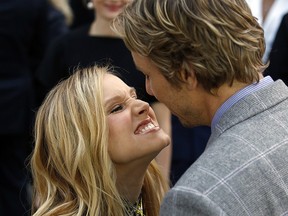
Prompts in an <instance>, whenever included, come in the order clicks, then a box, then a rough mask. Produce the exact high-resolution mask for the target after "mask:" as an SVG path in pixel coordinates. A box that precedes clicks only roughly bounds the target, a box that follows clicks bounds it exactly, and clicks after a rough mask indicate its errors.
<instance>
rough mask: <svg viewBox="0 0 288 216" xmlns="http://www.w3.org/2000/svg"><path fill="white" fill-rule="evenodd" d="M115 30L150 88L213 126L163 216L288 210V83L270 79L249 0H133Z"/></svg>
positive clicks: (187, 115)
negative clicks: (198, 156)
mask: <svg viewBox="0 0 288 216" xmlns="http://www.w3.org/2000/svg"><path fill="white" fill-rule="evenodd" d="M114 29H115V31H117V32H118V33H119V34H120V35H121V36H122V37H123V39H124V41H125V43H126V46H127V47H128V48H129V49H130V50H131V52H132V55H133V58H134V61H135V64H136V65H137V67H138V69H139V70H140V71H141V72H142V73H144V74H145V76H146V90H147V92H148V93H150V94H151V95H154V96H156V98H157V99H158V100H159V101H161V102H163V103H164V104H166V105H167V106H168V107H169V109H170V110H171V111H172V113H173V114H175V115H176V116H178V118H179V119H180V121H181V122H182V124H183V125H185V126H188V127H193V126H197V125H208V126H211V131H212V134H211V137H210V139H209V141H208V144H207V147H206V149H205V151H204V153H203V154H202V155H201V156H200V158H199V159H198V160H197V161H196V162H195V163H194V164H193V165H191V167H190V168H189V169H188V170H187V171H186V173H185V174H184V175H183V176H182V177H181V178H180V180H179V181H178V182H177V183H176V185H175V186H174V187H173V188H172V189H171V190H170V192H168V194H167V195H166V198H165V199H164V202H163V203H162V207H161V211H160V215H165V216H167V215H175V216H176V215H177V216H178V215H181V216H185V215H253V216H258V215H284V214H287V212H288V178H287V176H288V168H287V164H288V157H287V154H288V124H287V122H288V87H287V86H286V85H285V84H284V83H283V82H282V81H281V80H278V81H274V80H272V78H271V77H269V76H267V77H263V75H262V73H263V71H264V70H265V68H266V67H267V65H265V64H264V63H263V62H262V57H263V54H264V50H265V45H264V37H263V30H262V28H261V27H260V26H259V24H258V23H257V20H256V19H255V18H254V17H253V16H252V14H251V11H250V9H249V7H248V5H247V4H246V2H245V0H193V1H191V0H134V1H133V2H132V3H131V4H130V5H129V6H128V7H127V8H126V9H125V10H124V12H123V13H122V14H121V15H120V16H119V17H118V18H117V19H116V20H115V22H114Z"/></svg>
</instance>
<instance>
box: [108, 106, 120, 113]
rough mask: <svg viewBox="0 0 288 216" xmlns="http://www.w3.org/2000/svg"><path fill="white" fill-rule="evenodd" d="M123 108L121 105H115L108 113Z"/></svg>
mask: <svg viewBox="0 0 288 216" xmlns="http://www.w3.org/2000/svg"><path fill="white" fill-rule="evenodd" d="M122 109H123V106H122V105H117V106H115V107H114V108H113V109H112V110H111V112H110V113H115V112H119V111H121V110H122Z"/></svg>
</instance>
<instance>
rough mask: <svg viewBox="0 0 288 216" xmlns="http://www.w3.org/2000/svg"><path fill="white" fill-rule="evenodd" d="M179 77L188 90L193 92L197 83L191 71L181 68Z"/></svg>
mask: <svg viewBox="0 0 288 216" xmlns="http://www.w3.org/2000/svg"><path fill="white" fill-rule="evenodd" d="M180 76H181V80H182V81H183V83H184V85H185V86H186V88H187V89H188V90H193V89H195V88H196V87H197V84H198V81H197V78H196V76H195V72H194V70H193V69H190V70H189V71H188V70H187V69H186V68H183V69H182V70H181V72H180Z"/></svg>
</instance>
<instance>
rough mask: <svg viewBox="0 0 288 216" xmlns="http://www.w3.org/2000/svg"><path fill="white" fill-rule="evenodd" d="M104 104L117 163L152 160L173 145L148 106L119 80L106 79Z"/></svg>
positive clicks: (110, 142) (107, 76)
mask: <svg viewBox="0 0 288 216" xmlns="http://www.w3.org/2000/svg"><path fill="white" fill-rule="evenodd" d="M104 104H105V109H106V112H107V118H108V125H109V146H108V149H109V155H110V157H111V159H112V161H113V162H114V163H115V164H123V163H130V162H132V161H135V160H142V159H143V160H145V161H151V160H152V159H154V157H156V156H157V154H158V153H159V152H160V151H161V150H162V149H163V148H165V147H166V146H168V145H169V144H170V137H169V136H168V135H167V134H166V133H165V132H164V131H163V130H162V129H161V128H160V127H159V124H158V122H157V120H156V117H155V113H154V111H153V110H152V108H151V107H150V106H149V105H148V103H146V102H144V101H141V100H139V99H137V95H136V92H135V90H134V88H131V87H129V86H127V85H126V84H125V83H124V82H123V81H122V80H121V79H119V78H118V77H116V76H114V75H111V74H106V75H105V77H104Z"/></svg>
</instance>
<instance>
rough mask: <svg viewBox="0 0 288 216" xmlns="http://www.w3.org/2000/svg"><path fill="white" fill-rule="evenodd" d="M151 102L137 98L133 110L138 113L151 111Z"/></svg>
mask: <svg viewBox="0 0 288 216" xmlns="http://www.w3.org/2000/svg"><path fill="white" fill-rule="evenodd" d="M149 107H150V106H149V104H148V103H147V102H145V101H142V100H139V99H137V100H135V101H134V104H133V111H134V113H135V114H136V115H141V114H144V113H148V111H149Z"/></svg>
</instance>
